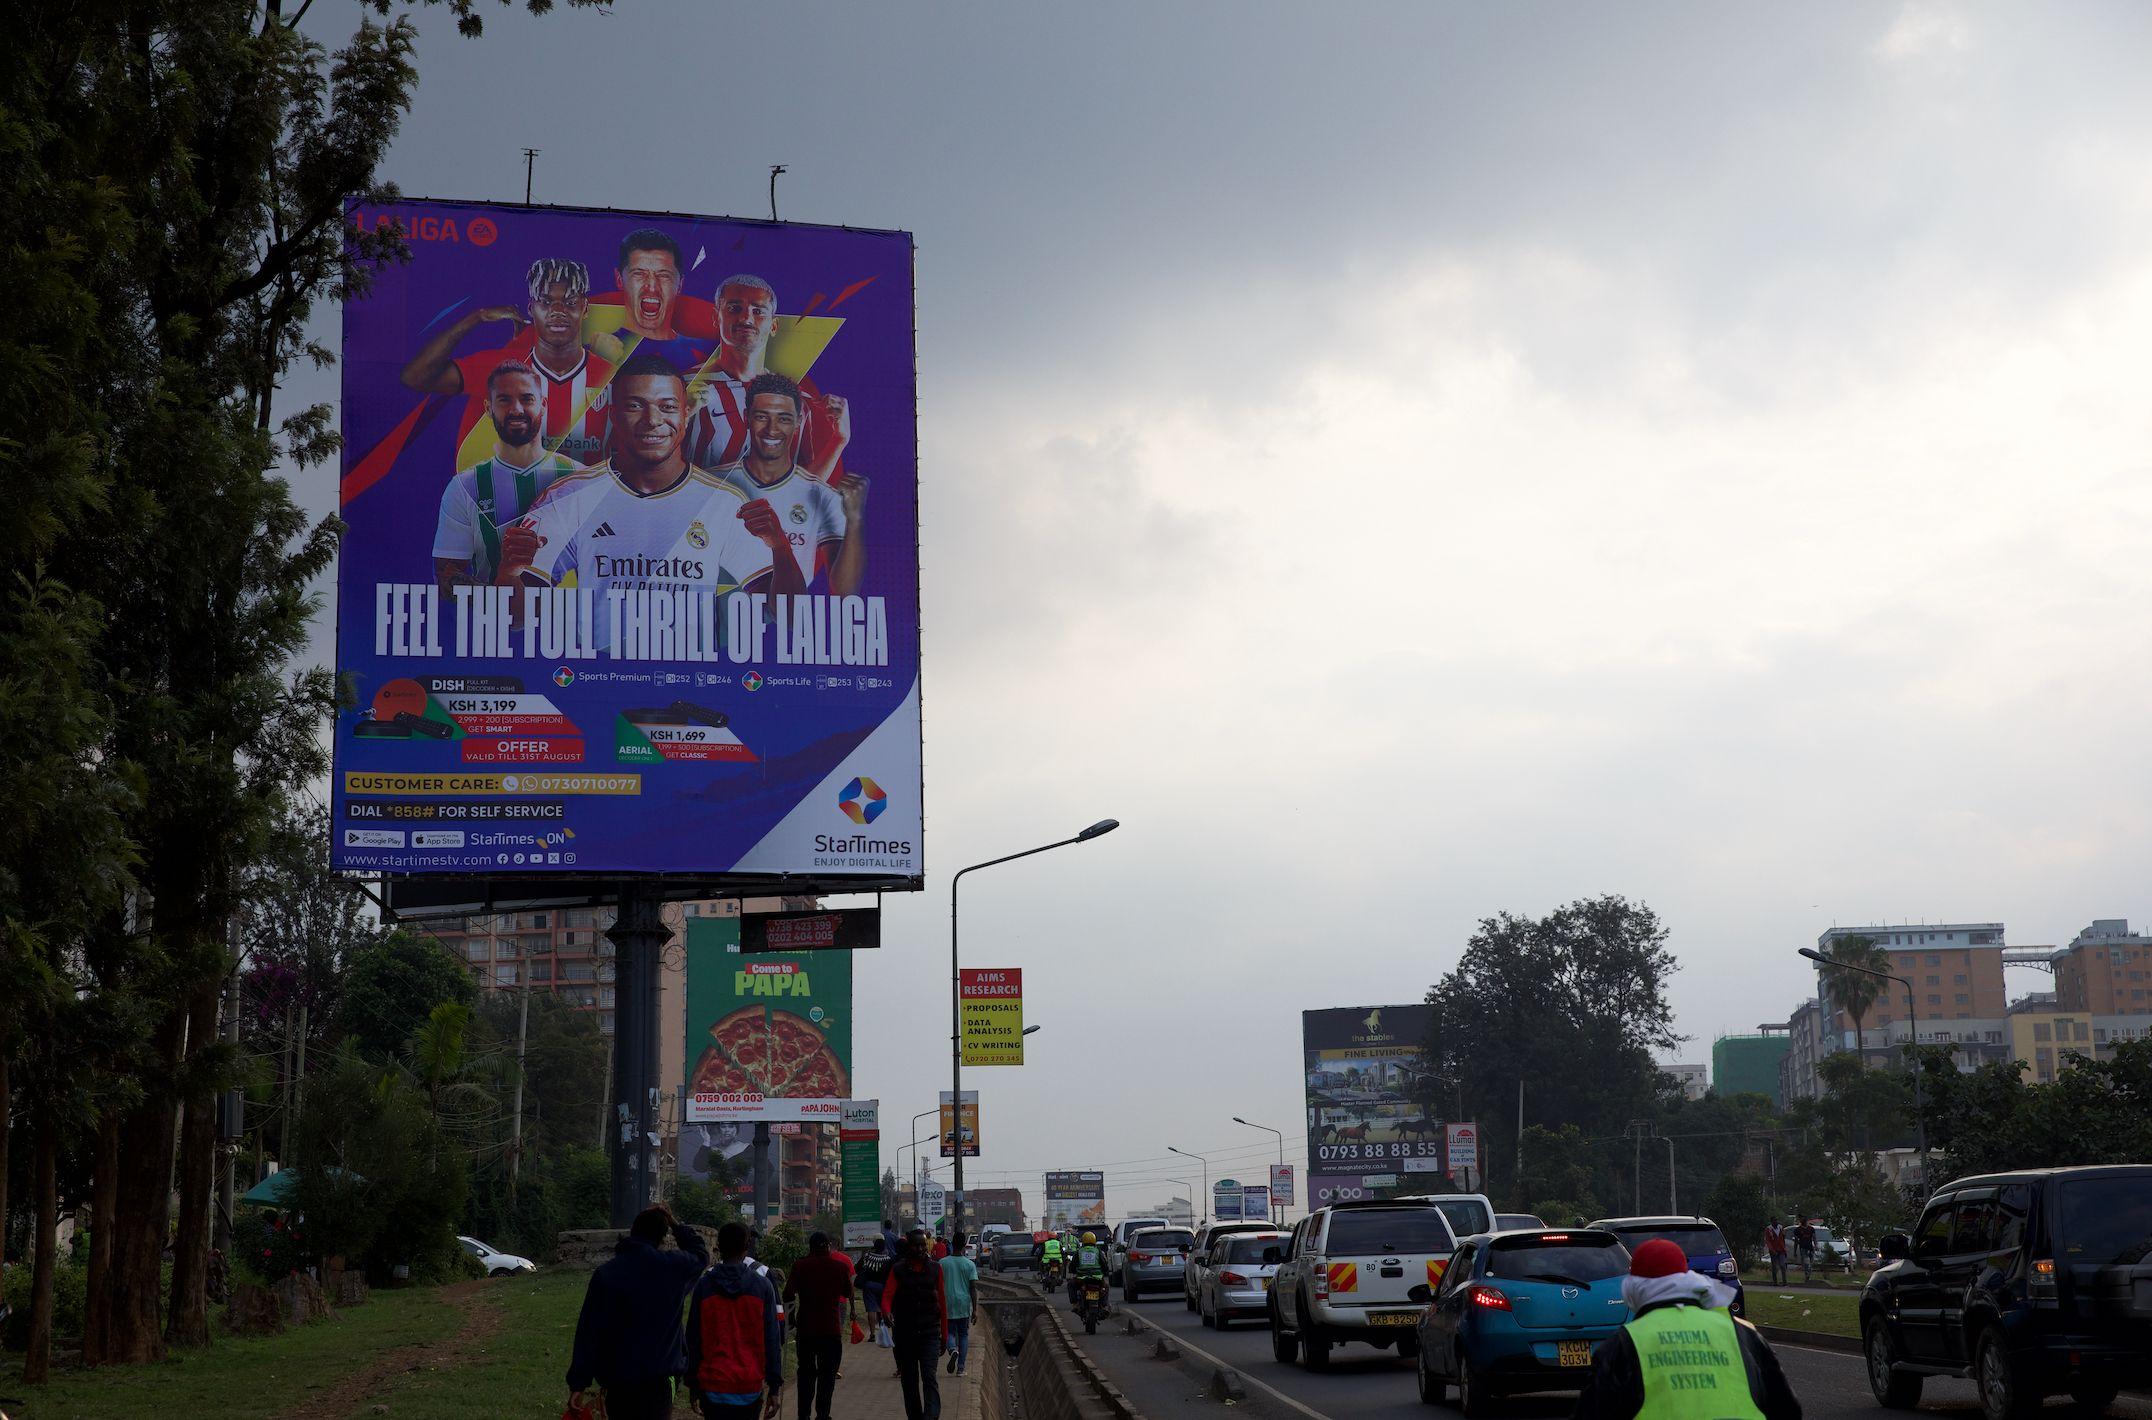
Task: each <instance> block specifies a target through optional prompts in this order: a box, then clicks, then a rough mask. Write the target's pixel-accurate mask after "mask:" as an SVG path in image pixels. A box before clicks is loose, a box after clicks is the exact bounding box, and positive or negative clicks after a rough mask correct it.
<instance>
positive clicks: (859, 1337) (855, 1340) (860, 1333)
mask: <svg viewBox="0 0 2152 1420" xmlns="http://www.w3.org/2000/svg"><path fill="white" fill-rule="evenodd" d="M866 1339H867V1328H865V1327H864V1326H861V1325H860V1324H859V1318H858V1317H856V1316H855V1317H853V1318H852V1344H853V1345H854V1346H857V1345H859V1343H860V1342H862V1341H865V1340H866Z"/></svg>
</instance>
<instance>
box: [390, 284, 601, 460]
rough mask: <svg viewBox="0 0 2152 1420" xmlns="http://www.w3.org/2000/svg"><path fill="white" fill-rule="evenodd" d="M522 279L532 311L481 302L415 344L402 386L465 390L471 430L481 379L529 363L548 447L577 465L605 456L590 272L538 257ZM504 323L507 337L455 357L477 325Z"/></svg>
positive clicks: (480, 403) (481, 404) (481, 402)
mask: <svg viewBox="0 0 2152 1420" xmlns="http://www.w3.org/2000/svg"><path fill="white" fill-rule="evenodd" d="M525 284H526V285H527V286H528V287H529V289H530V307H529V309H530V315H529V317H528V319H526V318H525V316H524V314H523V312H521V311H518V310H517V309H516V308H515V307H514V306H484V307H481V308H480V309H478V310H475V311H472V312H470V313H469V314H467V315H465V316H464V317H463V318H462V319H461V320H458V321H456V322H454V323H453V324H451V325H449V326H447V327H445V328H444V329H443V330H441V331H440V332H439V333H438V334H436V335H435V336H434V337H433V338H432V339H431V340H428V341H427V342H426V343H425V344H424V345H423V346H421V347H420V348H419V352H418V353H417V354H416V355H414V356H412V357H411V361H410V363H409V364H407V365H405V366H404V369H403V382H404V384H405V386H406V387H408V388H410V389H414V390H421V391H423V392H425V393H428V394H469V395H470V396H471V408H470V410H469V411H467V412H466V414H465V417H464V428H463V431H462V432H463V433H464V434H466V435H467V434H469V432H470V431H471V429H472V428H474V427H475V426H476V424H477V422H478V419H479V418H480V416H481V414H482V413H483V412H484V409H485V403H486V398H485V393H484V391H485V389H486V382H487V378H488V377H489V376H490V375H491V374H492V373H493V369H494V367H495V366H496V365H498V364H500V363H501V362H502V361H503V360H516V361H521V362H523V363H526V364H528V365H529V366H530V367H531V368H532V369H533V370H535V371H536V372H537V373H538V375H539V376H540V378H541V379H542V380H543V381H544V383H545V423H544V428H543V433H544V438H545V443H546V448H547V449H548V451H549V452H552V453H556V454H561V455H564V456H566V457H568V458H571V459H574V460H575V461H577V462H578V463H589V462H591V461H593V460H595V459H598V458H600V457H602V456H603V454H604V450H605V434H606V427H607V420H608V419H609V417H610V416H609V412H608V401H607V398H606V382H607V381H608V380H609V379H610V378H611V376H612V373H613V367H612V365H611V363H610V362H608V361H605V360H601V359H599V358H598V357H597V356H595V355H593V354H591V353H590V352H589V351H588V350H586V349H585V348H584V347H583V317H584V315H585V313H586V312H588V310H589V308H590V274H589V272H588V271H587V270H585V268H584V266H583V263H581V262H579V261H563V260H560V259H558V258H554V257H542V258H540V259H539V260H537V261H534V262H532V263H531V266H530V271H529V272H528V273H527V276H526V280H525ZM492 321H508V322H509V323H510V324H511V327H512V330H511V333H510V335H509V339H508V343H507V344H505V345H502V346H500V347H499V348H497V349H493V350H480V351H473V352H472V353H470V354H468V355H462V356H459V355H457V354H456V353H455V351H456V347H457V346H458V345H459V344H461V343H462V341H463V338H464V337H465V336H467V335H469V334H470V333H471V332H472V331H473V330H476V329H477V328H478V327H479V326H481V325H484V324H487V323H489V322H492Z"/></svg>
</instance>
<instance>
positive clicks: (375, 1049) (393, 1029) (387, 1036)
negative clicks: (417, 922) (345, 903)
mask: <svg viewBox="0 0 2152 1420" xmlns="http://www.w3.org/2000/svg"><path fill="white" fill-rule="evenodd" d="M477 994H478V988H477V986H476V985H474V984H473V983H472V981H471V973H470V971H469V969H468V968H466V967H465V966H464V964H463V963H462V962H460V961H458V960H457V959H456V957H455V954H454V953H452V952H450V951H449V950H448V949H447V948H446V947H444V946H442V945H441V944H440V943H439V942H437V941H435V940H434V939H433V938H431V937H424V936H420V935H419V934H418V933H416V932H404V931H397V932H392V933H390V934H389V935H388V936H387V937H385V938H383V939H382V940H381V941H379V942H376V943H374V944H372V945H371V946H367V947H364V948H362V949H360V950H359V951H358V952H355V953H354V954H353V955H352V957H351V959H350V962H349V964H348V966H347V967H346V968H345V971H344V980H343V985H342V988H341V991H340V993H339V997H338V1002H337V1010H336V1018H335V1027H336V1032H337V1034H338V1035H340V1036H341V1037H343V1038H345V1039H348V1040H349V1041H350V1042H351V1044H352V1045H353V1047H354V1048H355V1049H357V1050H358V1052H359V1053H360V1054H361V1055H363V1056H365V1057H366V1058H367V1059H369V1060H377V1061H389V1060H394V1059H398V1058H400V1057H401V1056H402V1055H403V1054H404V1052H405V1050H406V1049H407V1048H408V1047H409V1046H410V1044H411V1041H412V1038H413V1037H414V1036H416V1035H417V1034H418V1032H419V1030H420V1029H421V1028H422V1027H424V1026H425V1025H426V1024H427V1022H428V1020H429V1019H430V1018H431V1017H432V1015H433V1010H434V1007H436V1006H439V1005H441V1004H442V1003H443V1002H448V1003H452V1004H454V1005H458V1006H468V1005H470V1004H471V1001H472V998H473V997H475V996H476V995H477ZM456 1043H457V1044H458V1046H459V1047H460V1045H461V1037H460V1033H459V1035H458V1039H457V1042H456Z"/></svg>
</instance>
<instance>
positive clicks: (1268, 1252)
mask: <svg viewBox="0 0 2152 1420" xmlns="http://www.w3.org/2000/svg"><path fill="white" fill-rule="evenodd" d="M1279 1261H1280V1256H1279V1253H1278V1250H1277V1249H1276V1248H1274V1247H1266V1248H1264V1249H1263V1265H1264V1266H1265V1267H1276V1266H1277V1265H1278V1263H1279Z"/></svg>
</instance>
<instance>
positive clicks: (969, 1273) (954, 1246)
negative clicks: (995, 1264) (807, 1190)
mask: <svg viewBox="0 0 2152 1420" xmlns="http://www.w3.org/2000/svg"><path fill="white" fill-rule="evenodd" d="M964 1243H965V1237H964V1235H963V1234H962V1233H957V1234H956V1235H954V1236H953V1237H951V1238H950V1239H949V1255H948V1256H947V1257H945V1258H943V1259H941V1263H940V1266H941V1274H942V1301H943V1304H944V1307H945V1309H946V1311H947V1314H948V1317H949V1374H951V1375H953V1376H961V1375H963V1374H964V1363H965V1361H966V1360H968V1359H969V1358H970V1355H971V1289H972V1284H973V1283H975V1282H977V1281H978V1280H979V1264H978V1263H976V1262H974V1261H972V1260H971V1259H970V1258H969V1257H967V1256H965V1253H964Z"/></svg>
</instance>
